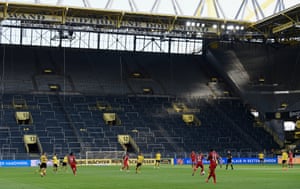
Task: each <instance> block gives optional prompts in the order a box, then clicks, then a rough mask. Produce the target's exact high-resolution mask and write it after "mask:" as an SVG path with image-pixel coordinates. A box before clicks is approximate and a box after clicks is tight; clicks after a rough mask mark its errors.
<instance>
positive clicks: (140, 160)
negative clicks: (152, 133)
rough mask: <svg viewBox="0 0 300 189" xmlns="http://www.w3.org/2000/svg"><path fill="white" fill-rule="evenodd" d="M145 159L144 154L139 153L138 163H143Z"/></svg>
mask: <svg viewBox="0 0 300 189" xmlns="http://www.w3.org/2000/svg"><path fill="white" fill-rule="evenodd" d="M143 161H144V156H142V155H138V157H137V162H138V163H143Z"/></svg>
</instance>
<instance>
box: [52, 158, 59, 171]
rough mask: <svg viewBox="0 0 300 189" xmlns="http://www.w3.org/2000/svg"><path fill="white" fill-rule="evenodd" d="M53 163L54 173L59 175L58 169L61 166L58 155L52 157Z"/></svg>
mask: <svg viewBox="0 0 300 189" xmlns="http://www.w3.org/2000/svg"><path fill="white" fill-rule="evenodd" d="M52 163H53V172H54V173H57V168H58V165H59V161H58V159H57V155H56V154H54V155H53V157H52Z"/></svg>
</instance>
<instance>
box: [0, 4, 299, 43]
mask: <svg viewBox="0 0 300 189" xmlns="http://www.w3.org/2000/svg"><path fill="white" fill-rule="evenodd" d="M274 1H275V0H266V2H265V4H263V3H262V4H260V5H259V4H258V1H257V0H252V3H254V4H253V5H255V2H256V6H253V8H254V10H253V12H252V14H253V15H256V18H257V19H259V16H260V15H263V16H264V13H263V12H261V11H262V10H263V7H265V6H267V4H271V2H273V3H274ZM37 2H40V3H37ZM43 2H44V3H43ZM46 2H50V1H37V0H36V1H34V2H33V3H29V4H28V3H15V2H0V19H2V20H21V21H23V24H24V25H23V27H26V23H27V24H28V23H29V22H31V24H32V23H35V25H34V26H33V25H31V26H30V27H36V26H37V24H50V26H49V27H50V28H53V27H57V26H58V25H67V26H72V27H76V26H84V28H83V29H85V30H95V29H96V30H97V29H98V30H99V29H102V30H103V29H108V30H110V29H118V30H119V29H122V28H124V29H127V30H128V29H134V31H133V32H136V31H137V30H138V31H141V30H150V31H151V32H153V31H154V32H160V33H161V34H163V33H165V32H176V33H180V34H181V33H182V32H183V33H184V34H183V35H186V34H188V35H193V36H197V35H198V36H199V37H218V36H221V35H224V34H225V35H227V34H230V35H232V34H234V35H236V34H238V35H247V36H250V37H253V36H254V37H256V36H259V37H263V38H274V37H284V38H290V37H299V35H300V34H299V27H300V25H299V14H300V13H299V12H300V8H299V7H300V4H296V5H294V6H291V7H290V8H288V9H285V10H282V11H280V12H278V13H276V14H272V15H271V16H268V17H265V18H263V19H261V20H259V21H256V22H253V21H242V19H239V18H240V17H241V15H244V14H245V13H246V12H245V9H247V8H248V4H249V3H248V1H245V0H243V1H241V0H240V1H239V2H242V4H241V5H240V6H239V9H238V12H237V13H236V15H235V18H234V19H228V18H222V15H223V16H224V15H225V14H224V13H223V8H222V6H221V5H220V3H219V1H218V0H210V1H209V0H204V1H203V0H202V1H200V2H199V3H198V6H196V7H197V8H196V10H195V13H194V15H181V14H175V13H177V12H176V11H175V13H174V14H164V13H154V12H153V11H152V12H151V11H150V12H135V11H134V9H137V8H133V7H137V5H134V6H133V5H132V4H135V3H134V2H135V1H134V0H131V1H130V0H129V1H128V2H131V10H128V11H125V10H116V9H115V10H108V9H106V7H108V8H111V7H110V6H109V3H110V4H113V2H114V1H113V0H108V1H107V4H106V6H105V7H104V8H92V7H91V6H90V4H91V3H90V1H87V0H85V1H84V0H83V1H79V0H78V1H76V2H77V3H78V2H83V3H85V4H84V7H83V6H81V7H80V6H75V5H74V6H67V5H62V4H63V2H64V1H56V4H55V5H51V4H50V3H46ZM52 2H53V1H52ZM73 2H75V1H73ZM174 2H177V3H174ZM209 2H210V3H212V2H214V3H215V4H214V5H210V6H209V4H210V3H209ZM280 2H281V4H280ZM282 2H283V1H282V0H277V5H276V6H275V9H278V10H280V9H282V7H284V4H283V3H282ZM159 3H160V1H158V0H155V1H154V5H153V6H152V8H153V9H154V8H155V6H156V7H159V5H158V4H159ZM173 5H174V6H175V5H177V7H180V6H179V4H178V1H176V0H175V1H173ZM279 5H280V7H281V8H279ZM276 7H277V8H276ZM173 9H174V10H176V8H173ZM177 9H179V8H177ZM206 9H207V10H206ZM209 9H211V10H210V11H209ZM205 10H206V11H208V12H214V14H212V15H218V16H217V17H211V16H209V15H208V16H202V15H203V12H204V11H205ZM179 12H182V11H179ZM254 12H255V14H254ZM257 12H260V13H257ZM242 17H243V16H242ZM248 17H251V14H250V16H249V14H248ZM39 26H40V25H39ZM27 27H28V25H27ZM240 30H242V31H240ZM126 32H128V31H126Z"/></svg>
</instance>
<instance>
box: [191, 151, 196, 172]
mask: <svg viewBox="0 0 300 189" xmlns="http://www.w3.org/2000/svg"><path fill="white" fill-rule="evenodd" d="M190 157H191V160H192V168H194V167H195V165H196V153H195V151H192V152H191V155H190Z"/></svg>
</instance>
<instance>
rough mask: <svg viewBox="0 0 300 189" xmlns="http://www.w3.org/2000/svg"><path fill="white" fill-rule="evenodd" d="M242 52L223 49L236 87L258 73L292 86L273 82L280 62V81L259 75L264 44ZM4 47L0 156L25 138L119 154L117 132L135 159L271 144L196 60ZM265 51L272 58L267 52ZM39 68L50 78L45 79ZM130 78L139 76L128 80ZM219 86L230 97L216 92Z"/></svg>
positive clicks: (243, 151) (54, 149) (248, 150)
mask: <svg viewBox="0 0 300 189" xmlns="http://www.w3.org/2000/svg"><path fill="white" fill-rule="evenodd" d="M224 46H225V47H224V48H229V47H227V44H226V45H224ZM228 46H229V45H228ZM242 46H243V45H241V44H239V43H238V44H236V47H234V48H233V49H232V45H230V51H231V52H234V54H235V57H236V58H238V59H239V60H240V62H241V63H242V65H243V67H244V70H245V71H247V74H248V75H249V78H250V80H249V81H248V83H247V86H246V87H248V84H251V82H253V81H255V80H256V78H258V77H259V76H261V75H264V78H265V79H266V81H271V83H274V82H276V83H280V85H281V84H282V85H286V86H293V87H295V88H294V89H297V87H298V86H295V85H290V83H289V82H286V81H285V80H284V79H283V78H286V77H285V76H286V75H288V73H287V71H284V70H281V69H280V68H281V67H283V65H282V66H280V62H282V61H283V58H281V59H280V58H278V62H277V61H275V63H276V65H277V66H278V70H277V71H278V72H279V71H280V72H282V78H281V77H279V78H277V77H274V76H273V75H267V74H265V73H264V72H263V71H264V70H268V69H270V67H269V66H268V64H269V62H268V61H266V62H265V59H266V55H265V52H264V51H263V49H265V47H264V46H263V47H261V46H260V45H258V44H257V45H255V48H254V49H256V50H253V52H252V53H254V55H252V54H247V53H246V52H248V50H249V48H250V49H252V48H253V47H252V46H251V45H250V44H249V47H248V46H246V47H243V48H244V49H243V48H242ZM237 48H238V49H241V51H237V50H236V49H237ZM270 48H271V47H270ZM6 49H7V52H6V55H5V62H6V64H7V66H5V72H6V75H5V76H4V77H5V78H4V79H5V80H7V81H9V85H8V83H6V82H5V85H4V89H3V90H4V91H5V94H3V95H2V99H1V103H2V107H3V108H2V109H1V118H2V119H1V120H2V124H1V127H0V147H1V151H0V155H1V158H22V156H21V157H20V156H17V155H16V154H21V153H24V154H26V153H27V152H26V149H25V147H24V142H23V135H25V134H35V135H37V136H38V139H39V142H40V144H41V149H40V150H41V151H47V152H49V153H57V154H59V155H64V154H66V153H68V152H70V151H72V152H74V153H76V154H79V155H80V156H81V157H84V155H85V152H86V151H106V150H114V151H120V150H123V149H122V146H121V145H120V144H119V143H118V138H117V136H118V135H120V134H127V135H130V136H131V137H132V138H133V139H134V141H135V142H136V144H137V145H138V147H139V148H140V149H141V150H142V151H143V152H145V153H149V154H151V153H155V152H157V151H160V152H162V153H163V154H164V155H165V156H170V157H174V153H176V154H184V153H188V152H190V151H191V150H200V149H201V150H202V151H209V149H210V148H215V149H216V150H218V151H219V152H220V153H221V154H222V153H224V154H225V153H226V151H227V150H228V149H230V150H231V151H232V152H233V153H235V154H234V155H238V156H251V155H253V154H256V153H257V152H259V151H261V150H264V149H266V150H268V151H271V150H272V149H276V148H278V147H279V145H278V144H277V143H276V142H275V141H274V139H273V137H274V136H272V135H271V134H270V133H268V132H266V131H265V130H264V128H263V127H255V126H254V125H253V123H254V118H253V117H252V116H251V114H250V112H249V109H248V108H249V107H248V106H247V105H246V104H244V101H243V100H242V99H241V98H239V97H238V96H237V95H235V94H236V92H235V91H234V90H230V89H231V88H233V86H230V85H228V84H226V80H224V82H223V81H222V84H221V82H220V86H221V87H217V86H215V84H213V85H214V86H210V85H209V82H211V81H212V78H220V79H219V80H217V81H218V82H219V81H221V78H223V77H222V74H224V73H218V72H213V71H211V70H210V71H208V70H209V68H208V67H209V66H208V65H207V62H206V60H205V59H203V57H194V56H185V55H174V56H172V57H170V56H169V55H160V54H149V53H148V54H143V53H137V54H135V56H134V57H132V56H130V55H128V54H126V53H123V54H122V53H120V52H119V53H116V52H105V51H104V52H96V51H94V50H82V49H81V50H79V49H57V48H34V47H28V48H22V47H17V46H7V47H6ZM266 51H267V50H266ZM270 51H271V52H273V51H274V54H276V52H275V51H276V50H275V49H273V50H270ZM288 51H289V50H288V49H287V50H284V52H283V54H284V55H285V54H287V52H288ZM295 51H296V50H295ZM222 52H226V51H225V50H224V49H223V48H222V49H214V50H213V54H214V56H216V57H219V59H224V56H225V55H224V53H223V54H222ZM2 53H3V52H1V51H0V55H1V56H3V54H2ZM16 54H19V55H21V56H22V58H20V57H21V56H15V55H16ZM293 54H296V52H295V53H294V52H293ZM25 55H26V56H25ZM287 56H288V55H285V57H286V58H287ZM16 57H19V58H16ZM251 57H253V58H252V59H251ZM276 57H277V56H276ZM276 57H274V58H272V59H277V58H276ZM292 59H295V57H291V59H290V60H292ZM252 62H254V63H252ZM264 63H265V64H266V65H264ZM25 65H26V66H25ZM210 66H211V65H210ZM223 66H224V65H223ZM231 66H234V65H231ZM279 66H280V68H279ZM295 66H296V68H298V67H297V65H295ZM1 69H3V68H1ZM45 69H49V70H52V71H53V72H52V73H45V72H44V70H45ZM2 71H3V70H2ZM265 72H266V71H265ZM132 73H140V74H141V76H142V77H135V78H133V77H132ZM274 74H275V73H274ZM269 78H270V79H269ZM293 79H295V78H294V77H293ZM218 82H217V84H219V83H218ZM49 84H57V85H59V86H60V88H61V89H63V90H55V91H53V90H51V88H49ZM143 88H151V89H152V90H153V94H143V93H142V89H143ZM227 90H230V95H229V96H223V95H224V91H227ZM295 98H296V97H295ZM14 99H22V100H24V102H26V105H27V109H26V111H29V112H30V114H31V116H32V123H30V124H18V123H17V121H16V120H15V118H14V114H15V112H16V111H17V110H16V109H15V108H14V107H13V106H12V102H13V101H14ZM295 101H296V99H295ZM97 103H98V105H99V103H103V104H105V106H106V108H107V109H104V110H101V109H99V107H98V106H97ZM173 103H180V104H184V105H185V106H186V107H187V109H185V110H182V111H184V112H181V111H176V110H174V108H173V106H172V104H173ZM265 103H266V102H265ZM108 107H109V108H108ZM104 112H110V113H116V114H117V115H118V117H119V119H120V123H119V124H116V125H107V124H106V123H105V121H104V120H103V113H104ZM183 113H189V114H192V115H194V116H195V117H197V118H198V119H199V122H198V123H199V124H198V125H197V124H193V123H192V124H187V123H185V122H184V121H183V120H182V114H183ZM281 135H282V133H281ZM1 136H2V137H1Z"/></svg>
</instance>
